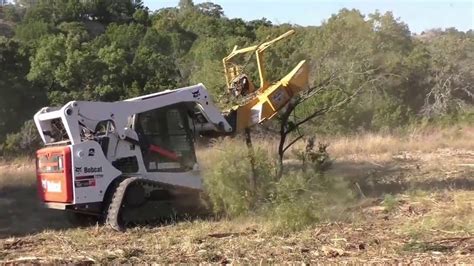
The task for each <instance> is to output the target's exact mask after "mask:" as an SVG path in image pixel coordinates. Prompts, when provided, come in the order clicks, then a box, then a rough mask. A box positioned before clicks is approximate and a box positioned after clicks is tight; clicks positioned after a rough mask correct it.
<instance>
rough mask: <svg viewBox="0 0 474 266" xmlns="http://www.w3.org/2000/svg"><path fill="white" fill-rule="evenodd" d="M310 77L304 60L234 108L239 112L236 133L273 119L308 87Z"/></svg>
mask: <svg viewBox="0 0 474 266" xmlns="http://www.w3.org/2000/svg"><path fill="white" fill-rule="evenodd" d="M308 76H309V66H308V64H307V62H306V61H305V60H303V61H301V62H300V63H299V64H298V65H297V66H296V67H295V68H294V69H293V70H292V71H291V72H290V73H288V74H287V75H286V76H285V77H283V78H282V79H281V80H279V81H277V82H276V83H274V84H271V85H270V86H268V87H267V88H266V89H265V90H263V91H261V92H260V91H259V93H258V94H257V96H256V97H255V98H254V99H252V100H250V101H249V102H247V103H245V104H243V105H237V106H234V107H233V108H232V110H233V111H235V112H237V115H236V120H237V121H236V125H235V131H237V132H239V131H242V130H243V129H245V128H247V127H251V126H253V125H256V124H259V123H262V122H264V121H266V120H269V119H271V118H273V117H274V116H275V115H276V114H277V113H278V111H279V110H281V109H282V108H283V107H284V106H285V105H286V104H287V103H288V102H289V101H290V100H291V98H292V97H293V96H295V95H296V94H298V93H299V92H300V91H302V90H304V89H306V88H307V87H308Z"/></svg>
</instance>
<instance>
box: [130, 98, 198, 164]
mask: <svg viewBox="0 0 474 266" xmlns="http://www.w3.org/2000/svg"><path fill="white" fill-rule="evenodd" d="M189 121H190V119H189V117H188V114H187V108H186V106H185V105H184V104H175V105H170V106H167V107H163V108H158V109H154V110H151V111H147V112H143V113H140V114H136V115H135V121H134V123H133V126H134V129H135V131H136V132H137V134H138V137H139V142H140V148H141V150H142V153H143V160H144V164H145V167H146V169H147V171H148V172H185V171H190V170H192V169H193V167H194V165H195V163H196V155H195V152H194V138H193V132H192V131H191V128H190V124H189Z"/></svg>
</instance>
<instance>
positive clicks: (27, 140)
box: [1, 120, 41, 157]
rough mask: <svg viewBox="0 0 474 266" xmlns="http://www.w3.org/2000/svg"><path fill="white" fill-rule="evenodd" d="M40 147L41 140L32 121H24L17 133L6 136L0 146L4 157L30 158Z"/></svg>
mask: <svg viewBox="0 0 474 266" xmlns="http://www.w3.org/2000/svg"><path fill="white" fill-rule="evenodd" d="M39 147H41V138H40V136H39V134H38V131H37V129H36V126H35V123H34V122H33V120H29V121H26V122H25V123H24V124H23V126H22V127H21V129H20V131H19V132H17V133H11V134H8V135H7V137H6V139H5V142H4V143H3V145H2V146H1V151H2V153H3V155H4V156H7V157H15V156H24V155H28V156H31V155H33V153H34V152H35V151H36V150H37V149H38V148H39Z"/></svg>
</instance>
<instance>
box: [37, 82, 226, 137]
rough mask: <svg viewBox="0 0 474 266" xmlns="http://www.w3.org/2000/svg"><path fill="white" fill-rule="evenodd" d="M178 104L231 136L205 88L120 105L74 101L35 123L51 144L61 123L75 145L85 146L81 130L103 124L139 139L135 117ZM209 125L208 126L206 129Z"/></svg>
mask: <svg viewBox="0 0 474 266" xmlns="http://www.w3.org/2000/svg"><path fill="white" fill-rule="evenodd" d="M176 103H190V104H193V105H195V107H196V108H197V109H199V111H200V113H201V114H202V116H203V117H204V118H205V120H206V121H205V122H204V123H202V124H203V125H201V126H203V127H206V128H207V129H208V130H214V131H217V132H224V133H225V132H231V131H232V128H231V126H230V125H229V123H228V122H227V121H226V119H225V118H224V117H223V115H222V114H221V112H220V110H218V109H217V108H216V107H215V105H214V103H213V102H212V100H211V98H210V96H209V94H208V92H207V90H206V88H205V87H204V85H202V84H198V85H195V86H190V87H186V88H180V89H176V90H167V91H164V92H158V93H154V94H149V95H145V96H141V97H137V98H132V99H129V100H125V101H119V102H88V101H72V102H69V103H67V104H66V105H64V106H63V107H62V108H60V109H53V108H49V107H46V108H43V109H41V110H40V111H39V112H38V113H36V115H35V117H34V119H35V123H36V125H37V127H38V130H39V133H40V135H41V138H42V139H43V142H44V143H46V144H48V143H52V142H56V141H57V140H54V139H52V137H51V136H49V131H50V130H52V121H53V120H55V119H60V120H61V122H62V123H63V124H64V129H65V131H66V132H67V135H68V139H69V141H70V142H71V143H72V144H77V143H80V142H82V141H83V140H82V138H81V127H85V128H88V129H91V130H92V131H94V130H95V129H96V127H97V125H98V124H99V123H101V122H103V121H112V122H113V124H114V127H115V132H116V134H117V135H118V137H119V138H120V139H125V138H127V137H131V138H133V139H136V138H137V137H136V134H133V132H131V130H130V123H129V122H130V121H129V118H130V117H131V116H133V115H135V114H138V113H143V112H145V111H149V110H153V109H156V108H160V107H165V106H169V105H173V104H176ZM204 124H205V125H204Z"/></svg>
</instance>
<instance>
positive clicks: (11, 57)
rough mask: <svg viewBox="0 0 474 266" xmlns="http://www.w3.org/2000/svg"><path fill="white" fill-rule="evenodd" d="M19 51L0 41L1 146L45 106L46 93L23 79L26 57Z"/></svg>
mask: <svg viewBox="0 0 474 266" xmlns="http://www.w3.org/2000/svg"><path fill="white" fill-rule="evenodd" d="M19 50H20V43H18V42H17V41H14V40H8V39H6V38H4V37H0V117H2V119H0V142H2V141H3V140H4V139H5V136H6V134H7V133H9V132H15V131H16V130H18V129H19V128H20V127H21V125H22V124H23V122H24V121H25V120H27V119H30V118H31V114H32V113H33V112H35V111H36V109H37V108H39V107H40V106H42V105H44V104H45V103H46V99H45V98H46V97H45V92H44V91H43V90H42V89H41V88H38V87H36V86H34V85H33V84H31V83H29V82H28V81H27V80H26V79H25V78H24V77H25V76H26V74H27V73H28V70H29V62H28V55H24V54H21V53H20V52H19ZM25 103H27V104H25Z"/></svg>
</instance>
